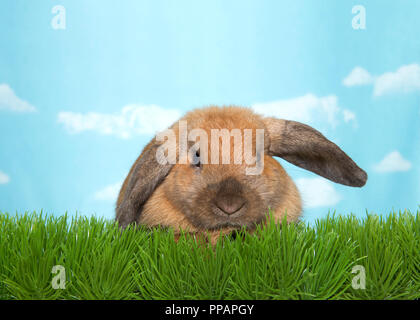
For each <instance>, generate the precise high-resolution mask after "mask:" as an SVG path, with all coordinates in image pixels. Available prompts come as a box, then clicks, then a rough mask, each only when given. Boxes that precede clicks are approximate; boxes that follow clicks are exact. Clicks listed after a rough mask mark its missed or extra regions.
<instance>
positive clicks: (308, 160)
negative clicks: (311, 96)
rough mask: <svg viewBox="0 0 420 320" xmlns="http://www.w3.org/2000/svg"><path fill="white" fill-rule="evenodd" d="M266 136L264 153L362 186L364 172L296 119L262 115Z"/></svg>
mask: <svg viewBox="0 0 420 320" xmlns="http://www.w3.org/2000/svg"><path fill="white" fill-rule="evenodd" d="M264 123H265V125H266V128H267V130H268V133H269V136H270V147H269V150H268V154H270V155H273V156H276V157H281V158H283V159H285V160H286V161H288V162H290V163H293V164H294V165H296V166H298V167H301V168H304V169H306V170H309V171H312V172H314V173H316V174H318V175H320V176H322V177H324V178H327V179H329V180H331V181H334V182H336V183H340V184H344V185H347V186H352V187H362V186H363V185H364V184H365V183H366V180H367V174H366V172H365V171H363V170H362V169H361V168H359V166H358V165H357V164H356V163H355V162H354V161H353V160H352V159H351V158H350V157H349V156H348V155H347V154H345V153H344V151H343V150H341V149H340V148H339V147H338V146H337V145H336V144H334V143H333V142H331V141H330V140H328V139H327V138H325V137H324V136H323V135H322V134H321V133H320V132H319V131H317V130H315V129H314V128H312V127H310V126H308V125H305V124H303V123H300V122H296V121H290V120H282V119H275V118H265V119H264Z"/></svg>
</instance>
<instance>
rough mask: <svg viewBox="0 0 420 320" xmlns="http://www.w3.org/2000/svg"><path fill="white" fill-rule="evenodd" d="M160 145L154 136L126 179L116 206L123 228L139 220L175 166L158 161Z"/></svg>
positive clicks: (119, 221)
mask: <svg viewBox="0 0 420 320" xmlns="http://www.w3.org/2000/svg"><path fill="white" fill-rule="evenodd" d="M159 146H160V143H158V142H157V141H156V139H155V138H154V139H153V140H152V141H151V142H150V143H149V144H148V145H147V146H146V147H145V148H144V150H143V152H142V154H141V155H140V156H139V158H138V159H137V160H136V162H135V164H134V165H133V167H132V169H131V170H130V173H129V174H128V176H127V178H126V180H125V181H124V184H123V186H122V188H121V191H120V195H119V197H118V201H117V208H116V213H117V214H116V220H117V221H118V224H119V225H120V227H122V228H125V227H127V226H128V225H129V224H130V223H133V222H136V221H137V219H138V217H139V215H140V214H141V211H142V209H143V206H144V204H145V203H146V202H147V200H148V199H149V197H150V196H151V195H152V193H153V191H154V190H155V189H156V188H157V187H158V186H159V184H160V183H161V182H162V181H163V180H164V179H165V177H166V176H167V175H168V174H169V171H170V170H171V168H172V167H173V165H172V164H169V163H168V164H161V163H160V161H158V159H157V154H156V152H157V149H158V148H159Z"/></svg>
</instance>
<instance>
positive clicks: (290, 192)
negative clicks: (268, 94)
mask: <svg viewBox="0 0 420 320" xmlns="http://www.w3.org/2000/svg"><path fill="white" fill-rule="evenodd" d="M181 120H186V121H187V124H188V132H190V130H191V129H194V128H202V129H204V130H205V131H206V132H207V134H208V137H209V144H208V145H209V149H208V157H209V162H210V159H211V150H210V145H211V144H210V140H211V129H223V128H225V129H228V130H232V129H241V130H243V129H252V130H253V133H254V134H253V148H254V149H255V140H256V139H255V130H256V129H264V130H265V139H264V150H265V152H264V153H265V154H264V169H263V172H262V174H260V175H246V174H245V168H246V166H248V165H247V164H245V163H243V164H234V163H233V159H234V156H235V155H234V152H235V149H234V147H233V143H234V139H233V138H232V139H230V143H231V148H230V152H231V163H230V164H219V165H216V164H211V163H209V164H204V165H202V166H201V167H200V168H198V167H195V166H193V165H191V163H188V164H179V163H178V162H177V164H175V165H169V164H168V165H160V164H158V163H157V161H156V157H155V154H156V149H157V147H158V146H159V145H160V144H161V143H162V142H158V141H156V140H155V139H153V140H152V141H151V142H150V143H149V144H148V145H147V146H146V147H145V148H144V150H143V152H142V154H141V155H140V156H139V158H138V159H137V160H136V162H135V163H134V165H133V166H132V167H131V169H130V172H129V174H128V176H127V178H126V179H125V181H124V184H123V186H122V188H121V191H120V194H119V197H118V201H117V210H116V211H117V215H116V219H117V220H118V222H119V223H120V225H121V226H123V227H125V226H127V225H128V224H129V223H137V224H142V225H147V226H150V227H153V226H164V227H172V228H174V229H175V231H177V230H179V229H180V228H181V229H183V230H185V231H187V232H191V233H202V232H204V231H205V232H210V233H211V238H212V242H215V241H216V240H217V238H218V236H219V234H220V231H222V232H223V234H228V233H230V232H231V231H233V230H235V229H238V228H241V227H242V226H246V227H247V228H248V229H250V230H252V229H253V228H254V227H255V226H256V225H257V224H259V223H264V221H265V220H266V217H267V212H268V209H269V208H270V209H271V211H272V213H273V216H274V218H275V219H276V220H277V221H281V219H282V218H283V216H284V215H285V214H286V212H287V220H288V222H293V221H297V220H298V218H299V216H300V215H301V211H302V209H301V199H300V195H299V192H298V190H297V188H296V186H295V184H294V183H293V181H292V180H291V178H290V177H289V175H288V174H287V173H286V172H285V170H284V169H283V167H282V166H281V165H280V164H279V163H278V162H277V161H276V160H275V159H273V158H272V156H273V155H274V156H280V157H283V158H284V159H286V160H287V161H289V162H292V163H294V164H296V165H298V166H301V167H303V168H305V169H307V170H311V171H313V172H315V173H317V174H320V175H322V176H324V177H326V178H328V179H330V180H333V181H335V182H338V183H342V184H347V185H353V186H361V185H363V184H364V182H365V181H366V179H367V176H366V173H364V171H363V170H361V169H360V168H359V167H357V165H356V164H355V163H354V162H353V161H352V160H351V159H350V158H349V157H348V156H347V155H346V154H345V153H344V152H343V151H342V150H341V149H339V148H338V147H337V146H336V145H335V144H333V143H332V142H331V141H329V140H327V139H326V138H325V137H324V136H322V135H321V134H320V133H319V132H318V131H316V130H315V129H313V128H311V127H308V126H306V125H303V124H300V123H297V122H293V121H286V120H278V119H273V118H263V117H262V116H260V115H257V114H255V113H253V112H252V111H251V110H250V109H247V108H242V107H235V106H229V107H222V108H219V107H214V106H212V107H208V108H204V109H197V110H194V111H191V112H189V113H187V114H186V115H185V116H184V117H183V118H182V119H181ZM171 128H172V129H174V131H175V132H176V135H177V141H179V131H178V122H176V123H175V124H174V125H173V126H172V127H171ZM191 144H192V143H191ZM177 149H178V148H177ZM176 153H177V157H179V155H178V150H177V151H176ZM220 159H221V158H220ZM219 203H221V205H219ZM232 206H234V209H235V208H237V207H238V208H239V209H238V210H237V211H234V213H233V214H225V208H227V209H226V210H230V209H231V208H233V207H232ZM220 208H222V209H223V210H221V209H220Z"/></svg>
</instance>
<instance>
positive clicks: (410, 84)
mask: <svg viewBox="0 0 420 320" xmlns="http://www.w3.org/2000/svg"><path fill="white" fill-rule="evenodd" d="M412 91H420V66H419V65H418V64H410V65H407V66H402V67H401V68H399V69H398V70H397V71H396V72H387V73H384V74H382V75H380V76H379V77H377V78H376V80H375V85H374V88H373V94H374V95H375V96H382V95H384V94H388V93H396V92H402V93H407V92H412Z"/></svg>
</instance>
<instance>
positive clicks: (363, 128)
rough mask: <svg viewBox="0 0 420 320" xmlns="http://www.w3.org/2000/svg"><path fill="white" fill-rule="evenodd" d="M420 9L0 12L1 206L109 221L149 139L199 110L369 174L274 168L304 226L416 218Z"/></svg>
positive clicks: (336, 4) (172, 5)
mask: <svg viewBox="0 0 420 320" xmlns="http://www.w3.org/2000/svg"><path fill="white" fill-rule="evenodd" d="M56 5H62V6H63V7H64V9H65V15H66V21H65V29H54V28H53V26H52V24H51V23H52V20H53V19H54V17H55V16H56V15H57V14H54V13H52V8H53V7H54V6H56ZM355 5H363V6H364V8H365V10H366V28H365V29H354V28H353V27H352V20H353V18H354V17H355V16H356V15H357V14H354V13H352V8H353V6H355ZM419 12H420V2H419V1H416V0H413V1H409V0H406V1H386V0H381V1H379V0H377V1H373V0H364V1H334V0H329V1H311V0H306V1H268V0H266V1H246V0H240V1H239V0H238V1H221V0H220V1H193V0H190V1H186V0H177V1H160V0H158V1H127V0H125V1H120V2H116V1H110V0H107V1H104V0H100V1H99V0H97V1H93V0H91V1H82V0H71V1H70V0H54V1H52V0H51V1H24V0H7V1H2V2H1V4H0V210H1V211H3V212H10V213H14V212H16V211H18V212H23V211H25V210H29V211H33V210H40V209H44V211H46V212H48V213H53V214H56V215H61V214H64V213H65V212H66V211H68V212H69V213H70V214H74V213H76V211H77V212H79V213H81V214H85V215H92V214H95V215H98V216H105V217H108V218H113V216H114V203H115V195H116V192H117V191H118V186H119V184H120V183H121V182H122V180H123V179H124V178H125V176H126V174H127V173H128V170H129V168H130V166H131V164H132V163H133V162H134V161H135V159H136V158H137V156H138V155H139V153H140V152H141V149H142V148H143V146H144V145H145V144H146V143H147V142H148V141H149V140H150V138H151V137H152V136H153V133H154V132H155V131H156V130H158V129H160V128H161V127H162V126H165V125H167V124H168V123H167V122H168V121H169V122H171V121H174V120H176V116H177V115H182V114H183V113H184V112H185V111H188V110H191V109H193V108H196V107H202V106H205V105H209V104H220V105H222V104H238V105H244V106H249V107H253V108H254V109H256V110H257V111H258V112H260V113H263V114H267V115H275V116H278V117H284V118H290V119H294V120H299V121H302V122H306V123H308V124H310V125H312V126H314V127H315V128H317V129H319V130H320V131H322V132H323V133H324V134H325V135H326V136H327V137H328V138H330V139H331V140H333V141H334V142H335V143H337V144H338V145H339V146H340V147H342V149H343V150H345V151H346V152H347V153H348V154H349V155H350V156H351V157H352V158H353V159H354V160H355V161H356V162H357V163H358V164H359V165H360V166H361V167H362V168H363V169H365V170H366V171H367V172H368V174H369V180H368V183H367V185H366V186H365V187H364V188H362V189H358V188H349V187H345V186H341V185H336V184H334V183H331V182H328V181H327V180H325V179H322V178H318V177H317V176H316V175H315V174H312V173H309V172H306V171H304V170H302V169H300V168H296V167H294V166H292V165H290V164H288V163H286V162H285V161H282V160H280V162H281V163H282V164H283V165H284V166H285V168H286V170H288V172H289V173H290V175H291V176H292V178H294V180H295V181H297V184H298V186H299V188H300V189H301V190H302V192H303V194H304V200H305V213H304V219H305V220H307V221H313V219H314V218H316V217H322V216H325V215H326V214H327V212H328V210H329V209H337V211H338V212H340V213H343V214H346V213H350V212H353V213H355V214H357V215H358V216H363V215H364V214H365V212H366V210H368V211H369V212H377V213H388V212H389V211H390V210H392V209H396V210H399V209H410V210H417V208H418V206H419V204H420V169H419V165H418V164H419V160H420V37H419V31H420V20H419V18H418V13H419ZM61 22H62V21H61ZM127 106H129V107H127ZM124 108H125V109H124ZM123 110H125V111H123ZM121 121H122V123H133V125H132V126H131V127H130V126H129V127H128V128H127V126H124V125H121ZM124 121H126V122H124ZM130 121H132V122H130Z"/></svg>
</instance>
